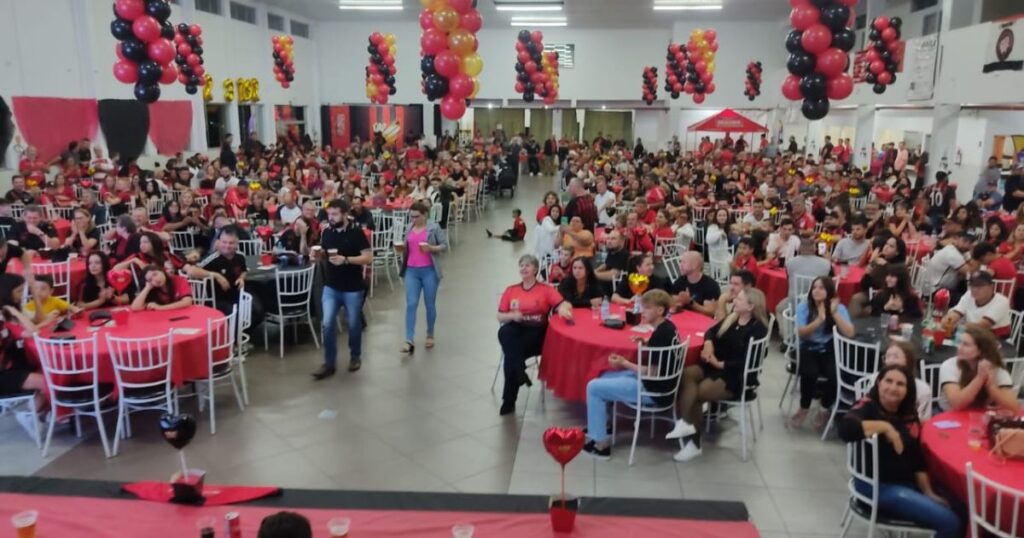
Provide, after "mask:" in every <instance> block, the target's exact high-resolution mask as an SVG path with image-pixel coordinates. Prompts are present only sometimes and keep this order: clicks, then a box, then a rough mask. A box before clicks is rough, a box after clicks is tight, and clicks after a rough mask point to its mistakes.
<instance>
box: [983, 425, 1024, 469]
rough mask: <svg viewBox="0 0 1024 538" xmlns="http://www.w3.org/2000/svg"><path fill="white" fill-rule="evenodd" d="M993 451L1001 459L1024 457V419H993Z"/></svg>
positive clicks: (991, 433) (991, 434)
mask: <svg viewBox="0 0 1024 538" xmlns="http://www.w3.org/2000/svg"><path fill="white" fill-rule="evenodd" d="M989 443H990V444H991V445H992V450H991V453H992V455H993V456H995V457H996V458H1000V459H1004V460H1007V459H1015V460H1021V459H1024V419H1022V418H1013V419H1003V420H999V419H997V420H993V421H992V422H991V423H989Z"/></svg>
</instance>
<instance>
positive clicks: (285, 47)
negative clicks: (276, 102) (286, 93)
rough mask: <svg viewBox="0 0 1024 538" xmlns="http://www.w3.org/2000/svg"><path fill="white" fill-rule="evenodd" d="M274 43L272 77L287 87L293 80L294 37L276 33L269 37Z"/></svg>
mask: <svg viewBox="0 0 1024 538" xmlns="http://www.w3.org/2000/svg"><path fill="white" fill-rule="evenodd" d="M270 42H271V43H273V44H274V78H276V79H277V81H278V82H280V83H281V87H282V88H284V89H288V88H289V87H291V85H292V81H293V80H295V50H294V49H293V47H294V46H295V38H294V37H292V36H290V35H276V36H274V37H272V38H270Z"/></svg>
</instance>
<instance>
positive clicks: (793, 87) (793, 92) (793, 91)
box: [782, 75, 804, 101]
mask: <svg viewBox="0 0 1024 538" xmlns="http://www.w3.org/2000/svg"><path fill="white" fill-rule="evenodd" d="M782 95H783V96H784V97H785V98H786V99H789V100H790V101H799V100H800V99H803V98H804V94H803V92H801V91H800V77H798V76H796V75H789V76H788V77H786V80H783V81H782Z"/></svg>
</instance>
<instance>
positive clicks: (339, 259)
mask: <svg viewBox="0 0 1024 538" xmlns="http://www.w3.org/2000/svg"><path fill="white" fill-rule="evenodd" d="M349 210H350V208H349V204H348V202H346V201H345V200H333V201H331V203H330V205H328V206H327V222H328V227H327V228H325V229H324V230H323V232H322V233H321V235H320V248H319V249H314V250H313V252H312V254H313V256H315V257H316V260H317V261H326V262H327V263H325V264H324V291H323V296H322V298H321V304H322V306H323V339H324V365H323V366H321V367H320V369H319V370H317V371H316V372H314V373H313V377H314V378H315V379H316V380H317V381H319V380H321V379H326V378H328V377H330V376H332V375H334V372H335V363H336V362H337V358H338V357H337V355H338V346H337V333H336V331H335V329H334V327H335V326H336V325H337V318H338V311H339V310H341V307H342V306H343V305H344V307H345V317H346V323H347V325H348V348H349V352H350V355H351V358H350V360H349V364H348V371H350V372H355V371H356V370H359V368H360V367H361V366H362V360H361V357H362V338H363V325H362V319H361V316H360V314H361V313H362V310H363V297H364V295H365V293H366V282H365V281H364V280H363V266H365V265H368V264H370V263H372V262H373V251H372V250H371V249H370V242H369V241H368V240H367V239H366V235H365V234H364V233H363V229H362V228H360V227H359V226H357V225H355V224H354V223H352V221H351V219H350V217H349Z"/></svg>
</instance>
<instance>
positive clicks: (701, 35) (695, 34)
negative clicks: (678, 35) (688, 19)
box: [690, 28, 704, 41]
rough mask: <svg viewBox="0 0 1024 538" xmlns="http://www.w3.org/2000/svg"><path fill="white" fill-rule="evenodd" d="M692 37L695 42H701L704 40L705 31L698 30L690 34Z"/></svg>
mask: <svg viewBox="0 0 1024 538" xmlns="http://www.w3.org/2000/svg"><path fill="white" fill-rule="evenodd" d="M690 37H692V38H693V40H694V41H700V40H701V39H703V38H704V30H701V29H700V28H696V29H694V30H693V31H692V32H690Z"/></svg>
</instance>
